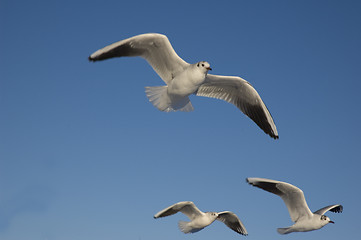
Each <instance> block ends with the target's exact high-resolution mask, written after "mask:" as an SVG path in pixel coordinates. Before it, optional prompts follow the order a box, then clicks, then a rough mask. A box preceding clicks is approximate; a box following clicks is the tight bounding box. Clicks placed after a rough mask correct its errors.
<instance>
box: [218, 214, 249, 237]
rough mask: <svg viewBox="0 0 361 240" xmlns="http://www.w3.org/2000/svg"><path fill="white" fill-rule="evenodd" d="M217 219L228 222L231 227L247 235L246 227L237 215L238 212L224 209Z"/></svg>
mask: <svg viewBox="0 0 361 240" xmlns="http://www.w3.org/2000/svg"><path fill="white" fill-rule="evenodd" d="M217 220H219V221H221V222H223V223H224V224H226V225H227V226H228V227H229V228H230V229H232V230H233V231H235V232H237V233H239V234H242V235H245V236H247V235H248V233H247V230H246V227H245V226H244V225H243V223H242V221H241V220H240V219H239V218H238V217H237V215H236V214H234V213H233V212H230V211H224V212H220V213H218V218H217Z"/></svg>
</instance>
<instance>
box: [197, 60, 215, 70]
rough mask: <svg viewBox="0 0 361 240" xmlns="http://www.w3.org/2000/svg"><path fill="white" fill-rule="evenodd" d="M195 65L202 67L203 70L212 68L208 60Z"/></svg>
mask: <svg viewBox="0 0 361 240" xmlns="http://www.w3.org/2000/svg"><path fill="white" fill-rule="evenodd" d="M197 67H199V68H201V69H203V70H204V71H205V72H208V71H209V70H212V68H211V65H210V64H209V63H208V62H205V61H201V62H198V63H197Z"/></svg>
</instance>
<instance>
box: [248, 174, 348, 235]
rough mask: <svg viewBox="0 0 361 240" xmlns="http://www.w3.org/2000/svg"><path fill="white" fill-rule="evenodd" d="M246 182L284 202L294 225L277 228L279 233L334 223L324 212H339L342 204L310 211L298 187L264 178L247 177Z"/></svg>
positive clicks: (304, 230) (311, 229)
mask: <svg viewBox="0 0 361 240" xmlns="http://www.w3.org/2000/svg"><path fill="white" fill-rule="evenodd" d="M246 180H247V182H248V183H249V184H251V185H253V186H255V187H259V188H262V189H263V190H266V191H268V192H271V193H274V194H276V195H278V196H280V197H281V198H282V199H283V201H284V202H285V204H286V206H287V208H288V212H289V213H290V216H291V219H292V221H293V222H295V224H294V225H292V226H290V227H286V228H278V229H277V231H278V232H279V233H280V234H288V233H291V232H308V231H313V230H317V229H320V228H322V227H323V226H325V225H326V224H328V223H334V222H333V221H331V220H330V218H329V217H327V216H325V215H324V214H325V213H326V212H327V211H331V212H335V213H340V212H342V210H343V207H342V205H340V204H335V205H330V206H327V207H324V208H321V209H319V210H317V211H316V212H314V213H312V212H311V210H310V209H309V208H308V206H307V203H306V199H305V196H304V195H303V192H302V190H301V189H299V188H298V187H295V186H293V185H291V184H289V183H286V182H280V181H275V180H270V179H265V178H247V179H246Z"/></svg>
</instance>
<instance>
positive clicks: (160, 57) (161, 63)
mask: <svg viewBox="0 0 361 240" xmlns="http://www.w3.org/2000/svg"><path fill="white" fill-rule="evenodd" d="M135 56H140V57H143V58H144V59H146V60H147V61H148V63H149V64H150V65H151V66H152V67H153V69H154V71H156V72H157V74H158V75H159V76H160V77H161V78H162V79H163V81H164V82H166V83H168V82H169V81H170V80H171V79H172V78H173V77H174V75H176V74H177V73H179V72H181V71H182V70H183V69H184V68H186V67H187V66H188V65H189V64H188V63H187V62H185V61H184V60H183V59H182V58H180V57H179V56H178V55H177V53H176V52H175V51H174V49H173V47H172V45H171V43H170V42H169V40H168V38H167V36H165V35H162V34H157V33H147V34H141V35H137V36H134V37H131V38H128V39H124V40H121V41H119V42H116V43H113V44H110V45H109V46H106V47H104V48H102V49H99V50H98V51H96V52H94V53H93V54H91V55H90V56H89V60H90V61H100V60H105V59H109V58H114V57H135Z"/></svg>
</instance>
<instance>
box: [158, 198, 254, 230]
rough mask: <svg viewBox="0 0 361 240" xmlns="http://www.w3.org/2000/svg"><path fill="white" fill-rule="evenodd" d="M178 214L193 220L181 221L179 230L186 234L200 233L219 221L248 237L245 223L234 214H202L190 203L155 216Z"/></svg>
mask: <svg viewBox="0 0 361 240" xmlns="http://www.w3.org/2000/svg"><path fill="white" fill-rule="evenodd" d="M177 212H181V213H183V214H185V215H186V216H187V217H188V218H189V219H190V220H191V221H190V222H185V221H179V223H178V226H179V229H180V230H181V231H182V232H184V233H195V232H198V231H200V230H202V229H203V228H205V227H207V226H208V225H210V224H211V223H213V222H214V221H215V220H218V221H221V222H223V223H224V224H226V225H227V226H228V227H229V228H231V229H232V230H233V231H235V232H237V233H239V234H242V235H245V236H246V235H248V233H247V230H246V228H245V227H244V225H243V223H242V222H241V220H239V218H238V217H237V215H236V214H234V213H233V212H230V211H224V212H219V213H217V212H202V211H200V210H199V209H198V208H197V207H196V205H194V203H193V202H190V201H185V202H179V203H176V204H173V205H172V206H170V207H167V208H165V209H163V210H161V211H160V212H158V213H157V214H155V215H154V218H160V217H166V216H170V215H173V214H176V213H177Z"/></svg>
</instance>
